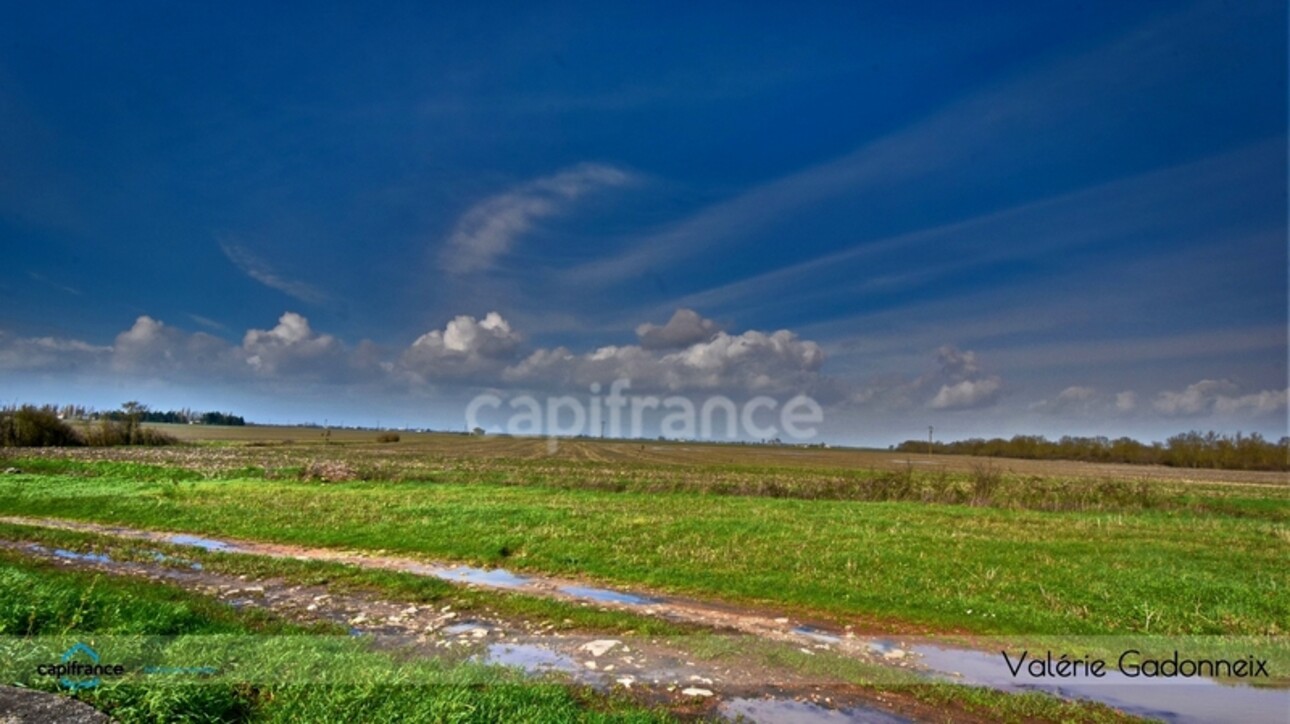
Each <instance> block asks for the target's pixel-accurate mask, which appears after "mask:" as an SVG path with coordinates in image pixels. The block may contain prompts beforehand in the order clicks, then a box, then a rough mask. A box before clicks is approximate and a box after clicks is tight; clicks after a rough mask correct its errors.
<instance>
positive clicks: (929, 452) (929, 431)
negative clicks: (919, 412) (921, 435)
mask: <svg viewBox="0 0 1290 724" xmlns="http://www.w3.org/2000/svg"><path fill="white" fill-rule="evenodd" d="M931 455H932V426H931V425H928V426H927V456H928V457H931Z"/></svg>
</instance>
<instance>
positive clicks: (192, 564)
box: [148, 551, 202, 571]
mask: <svg viewBox="0 0 1290 724" xmlns="http://www.w3.org/2000/svg"><path fill="white" fill-rule="evenodd" d="M148 554H149V555H151V556H152V560H154V561H156V562H158V563H165V562H166V561H178V562H180V563H182V564H184V565H186V566H188V567H189V568H191V569H193V570H194V571H200V570H202V564H200V563H198V562H196V561H186V560H184V559H182V558H174V557H172V556H168V555H166V554H165V553H161V552H159V551H148Z"/></svg>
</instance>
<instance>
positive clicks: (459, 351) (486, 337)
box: [402, 312, 522, 381]
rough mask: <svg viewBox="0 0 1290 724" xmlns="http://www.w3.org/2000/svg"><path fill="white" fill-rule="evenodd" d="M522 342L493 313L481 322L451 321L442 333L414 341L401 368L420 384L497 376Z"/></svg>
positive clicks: (469, 319) (469, 318)
mask: <svg viewBox="0 0 1290 724" xmlns="http://www.w3.org/2000/svg"><path fill="white" fill-rule="evenodd" d="M521 341H522V338H521V336H520V334H519V333H518V332H516V331H515V330H513V329H511V325H510V323H509V322H507V321H506V320H505V319H504V318H503V317H502V315H500V314H498V313H497V312H489V313H488V314H486V315H484V318H483V319H476V318H474V317H472V316H469V315H465V314H463V315H460V316H458V317H455V318H453V319H452V320H451V321H449V322H448V324H447V325H446V326H445V327H444V328H443V329H442V330H438V329H436V330H432V331H430V332H426V333H425V334H423V335H421V336H420V337H418V338H417V340H416V341H415V342H413V343H412V345H411V346H410V347H409V348H408V349H407V350H406V351H405V352H404V354H403V358H402V364H403V366H404V368H405V369H407V370H408V371H410V372H412V373H413V374H414V375H417V376H418V378H419V379H421V380H422V381H432V380H436V379H442V378H483V377H485V376H487V375H497V374H500V372H501V370H502V368H503V367H505V365H506V363H507V362H509V361H511V360H513V359H514V358H515V354H516V351H517V350H518V349H519V345H520V343H521Z"/></svg>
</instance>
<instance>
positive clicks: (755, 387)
mask: <svg viewBox="0 0 1290 724" xmlns="http://www.w3.org/2000/svg"><path fill="white" fill-rule="evenodd" d="M682 311H683V312H688V313H678V314H677V315H673V317H672V320H671V321H669V322H668V324H666V325H663V326H658V325H652V324H650V325H641V326H640V327H638V328H637V333H638V335H639V336H640V338H641V342H642V344H640V345H621V346H619V345H609V346H605V347H600V348H598V349H596V350H593V351H592V352H589V353H586V354H582V355H578V354H574V353H572V352H570V351H569V350H568V349H565V348H562V347H561V348H556V349H553V350H537V351H535V352H533V353H532V354H530V355H529V356H528V357H526V358H525V359H524V360H522V361H521V362H519V363H518V364H515V365H512V366H510V367H508V368H507V369H506V371H505V373H504V379H506V380H507V381H509V382H512V383H529V384H533V383H541V384H545V385H554V386H567V387H575V388H578V387H586V386H588V385H590V384H592V383H593V382H600V383H602V384H607V383H609V382H612V381H613V380H615V379H620V378H625V379H630V380H631V381H632V388H633V389H635V390H654V391H672V392H676V391H683V390H720V391H723V392H730V393H774V392H787V391H799V392H800V391H803V390H807V389H813V388H816V387H818V386H820V385H821V384H822V382H823V381H824V380H823V378H822V377H821V376H820V375H819V369H820V366H821V365H822V364H823V362H824V352H823V350H822V349H821V348H820V346H819V345H818V344H816V343H815V342H812V341H810V340H803V339H800V338H798V336H797V335H796V334H795V333H793V332H791V331H789V330H784V329H781V330H778V331H776V332H762V331H757V330H749V331H746V332H743V333H742V334H737V335H735V334H728V333H726V332H722V331H716V327H715V324H712V323H711V322H710V320H705V319H703V318H702V317H699V315H697V314H695V313H693V312H690V311H689V310H682ZM674 322H675V323H676V324H673V323H674ZM647 340H648V342H647Z"/></svg>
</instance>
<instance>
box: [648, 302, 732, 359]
mask: <svg viewBox="0 0 1290 724" xmlns="http://www.w3.org/2000/svg"><path fill="white" fill-rule="evenodd" d="M719 329H720V327H719V326H718V325H717V323H716V322H714V321H712V320H711V319H704V318H703V317H701V316H699V313H698V312H695V311H694V310H693V309H678V310H676V313H675V314H673V315H672V318H671V319H669V320H667V324H664V325H662V326H660V325H657V324H650V323H648V322H647V323H645V324H642V325H640V326H638V327H637V328H636V336H637V337H638V338H639V339H640V342H641V346H642V347H644V348H646V349H679V348H682V347H688V346H690V345H692V344H695V343H697V342H707V341H709V340H711V339H712V337H713V336H714V335H715V334H716V333H717V331H718V330H719Z"/></svg>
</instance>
